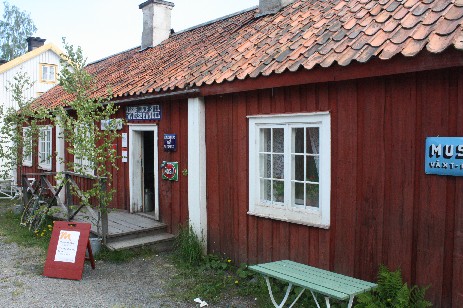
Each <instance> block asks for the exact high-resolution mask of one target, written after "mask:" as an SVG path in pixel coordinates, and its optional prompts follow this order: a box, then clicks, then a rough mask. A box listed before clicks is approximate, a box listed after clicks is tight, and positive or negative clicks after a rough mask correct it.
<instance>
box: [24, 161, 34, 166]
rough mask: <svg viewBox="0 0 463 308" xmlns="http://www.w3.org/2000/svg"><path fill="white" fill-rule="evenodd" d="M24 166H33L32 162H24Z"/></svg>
mask: <svg viewBox="0 0 463 308" xmlns="http://www.w3.org/2000/svg"><path fill="white" fill-rule="evenodd" d="M23 167H32V163H31V162H23Z"/></svg>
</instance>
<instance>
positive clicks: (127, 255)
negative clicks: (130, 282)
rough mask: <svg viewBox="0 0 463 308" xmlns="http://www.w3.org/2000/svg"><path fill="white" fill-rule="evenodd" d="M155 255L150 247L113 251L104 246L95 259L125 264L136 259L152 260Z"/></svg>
mask: <svg viewBox="0 0 463 308" xmlns="http://www.w3.org/2000/svg"><path fill="white" fill-rule="evenodd" d="M154 254H155V252H154V251H153V250H152V249H151V248H149V247H140V248H135V249H126V250H118V251H112V250H109V249H108V248H106V247H104V246H103V247H101V250H100V252H99V253H98V255H97V256H96V257H95V259H96V260H101V261H106V262H111V263H124V262H129V261H131V260H133V259H136V258H151V257H152V256H153V255H154Z"/></svg>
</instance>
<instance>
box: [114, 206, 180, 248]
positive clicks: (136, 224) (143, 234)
mask: <svg viewBox="0 0 463 308" xmlns="http://www.w3.org/2000/svg"><path fill="white" fill-rule="evenodd" d="M111 220H114V221H113V223H112V224H111V223H110V224H109V226H110V227H111V228H110V229H109V235H108V237H107V239H106V240H107V242H106V246H107V247H108V248H109V249H110V250H123V249H131V248H138V247H143V246H150V247H152V248H154V249H155V250H156V251H166V250H170V249H172V245H173V241H174V239H175V236H174V235H172V234H170V233H167V231H166V229H167V225H166V224H164V223H161V222H158V221H156V220H154V219H153V218H152V217H151V216H149V215H146V214H143V213H140V214H127V213H122V215H121V212H118V213H117V214H115V215H113V216H112V217H110V218H109V221H110V222H111Z"/></svg>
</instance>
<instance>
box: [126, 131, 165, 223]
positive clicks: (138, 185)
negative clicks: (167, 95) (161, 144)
mask: <svg viewBox="0 0 463 308" xmlns="http://www.w3.org/2000/svg"><path fill="white" fill-rule="evenodd" d="M129 142H130V144H129V164H130V165H129V173H130V174H129V176H130V212H132V213H137V212H143V213H147V214H151V215H153V216H154V217H155V218H156V219H159V204H158V200H159V198H158V167H157V165H158V149H157V126H156V125H130V126H129Z"/></svg>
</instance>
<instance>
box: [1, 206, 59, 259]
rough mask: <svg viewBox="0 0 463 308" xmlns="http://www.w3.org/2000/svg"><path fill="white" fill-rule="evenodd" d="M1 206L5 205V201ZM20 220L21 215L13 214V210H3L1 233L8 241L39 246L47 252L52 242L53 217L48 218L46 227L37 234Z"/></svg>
mask: <svg viewBox="0 0 463 308" xmlns="http://www.w3.org/2000/svg"><path fill="white" fill-rule="evenodd" d="M0 206H5V201H3V202H2V205H0ZM20 221H21V216H20V215H15V214H13V211H12V210H9V209H8V210H4V211H1V212H0V235H2V236H4V237H5V238H6V242H7V243H13V242H14V243H17V244H18V245H20V246H23V247H39V248H41V249H43V251H44V252H46V251H47V249H48V243H49V242H50V236H51V228H50V226H51V225H52V224H53V221H52V219H51V218H48V220H47V223H46V224H45V227H44V229H43V230H40V231H39V232H38V233H36V234H34V233H33V232H31V231H29V228H28V227H24V226H21V225H20Z"/></svg>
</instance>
